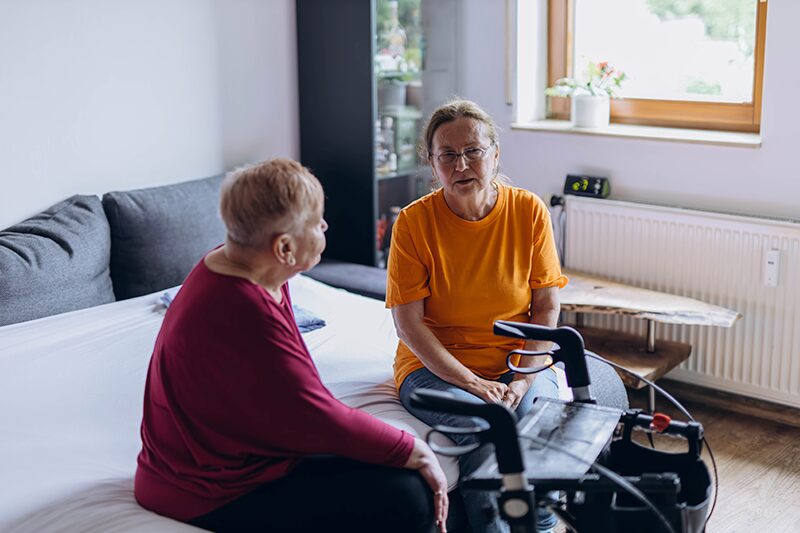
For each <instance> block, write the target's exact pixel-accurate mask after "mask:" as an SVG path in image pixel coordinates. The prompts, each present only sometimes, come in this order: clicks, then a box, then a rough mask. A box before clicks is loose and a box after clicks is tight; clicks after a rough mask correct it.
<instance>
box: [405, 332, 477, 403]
mask: <svg viewBox="0 0 800 533" xmlns="http://www.w3.org/2000/svg"><path fill="white" fill-rule="evenodd" d="M397 333H398V336H399V337H400V340H402V341H403V342H404V343H405V344H406V346H408V347H409V348H410V349H411V351H412V352H414V355H416V356H417V357H418V358H419V360H420V361H422V364H424V365H425V367H426V368H427V369H428V370H430V371H431V372H433V373H434V374H436V375H437V376H438V377H440V378H441V379H443V380H445V381H447V382H448V383H452V384H453V385H456V386H458V387H461V388H462V389H465V390H469V388H470V387H471V386H472V385H473V384H474V381H475V378H476V376H475V374H473V373H472V372H471V371H470V370H469V369H468V368H467V367H465V366H464V365H463V364H461V362H459V361H458V359H456V358H455V357H453V354H451V353H450V352H449V351H447V348H445V347H444V345H442V343H441V342H440V341H439V339H437V338H436V336H435V335H434V334H433V332H432V331H431V330H430V329H429V328H428V327H427V326H426V325H425V324H422V323H411V324H405V325H404V326H403V327H402V328H398V332H397Z"/></svg>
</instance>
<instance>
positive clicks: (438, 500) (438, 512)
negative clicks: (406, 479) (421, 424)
mask: <svg viewBox="0 0 800 533" xmlns="http://www.w3.org/2000/svg"><path fill="white" fill-rule="evenodd" d="M405 467H406V468H410V469H411V470H416V471H418V472H419V473H420V475H421V476H422V478H423V479H424V480H425V482H426V483H427V484H428V485H429V486H430V488H431V490H432V491H433V509H434V516H436V525H437V526H438V527H439V531H441V532H442V533H446V532H447V525H446V524H447V509H448V507H449V505H450V501H449V500H448V498H447V478H446V477H445V475H444V472H443V471H442V467H441V466H440V465H439V461H438V460H437V459H436V455H434V453H433V450H431V449H430V447H429V446H428V445H427V444H425V442H424V441H423V440H421V439H418V438H415V439H414V449H413V450H412V451H411V455H410V456H409V457H408V461H406V464H405Z"/></svg>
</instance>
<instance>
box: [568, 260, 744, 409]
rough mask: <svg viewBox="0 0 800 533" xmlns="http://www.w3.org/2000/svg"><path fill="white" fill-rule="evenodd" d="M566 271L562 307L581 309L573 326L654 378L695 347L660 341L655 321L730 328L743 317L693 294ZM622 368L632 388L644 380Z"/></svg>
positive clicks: (608, 354)
mask: <svg viewBox="0 0 800 533" xmlns="http://www.w3.org/2000/svg"><path fill="white" fill-rule="evenodd" d="M564 273H565V274H566V275H567V276H568V277H569V280H570V282H569V284H568V285H567V286H566V287H564V288H563V289H562V290H561V291H560V296H561V310H562V311H570V312H574V313H578V315H577V317H578V322H577V323H576V324H574V326H575V327H576V329H578V331H580V332H581V335H583V338H584V341H585V343H586V348H587V349H588V350H591V351H593V352H596V353H597V354H598V355H601V356H603V357H605V358H606V359H608V360H609V361H612V362H614V363H616V364H618V365H620V366H622V367H624V368H626V369H628V370H631V371H633V372H636V373H637V374H640V375H641V376H643V377H645V378H647V379H649V380H650V381H655V380H657V379H659V378H660V377H662V376H663V375H664V374H666V373H667V372H669V371H670V370H672V369H673V368H675V367H676V366H678V365H679V364H681V363H682V362H683V361H685V360H686V359H688V358H689V356H690V355H691V353H692V346H691V344H687V343H681V342H674V341H666V340H661V341H659V342H658V343H656V323H658V322H661V323H664V324H684V325H697V326H718V327H726V328H729V327H731V326H733V324H734V323H735V322H736V321H737V320H738V319H739V318H741V315H740V314H739V313H738V312H736V311H733V310H731V309H726V308H724V307H719V306H717V305H711V304H708V303H705V302H701V301H699V300H695V299H693V298H686V297H683V296H675V295H672V294H667V293H663V292H659V291H651V290H647V289H641V288H638V287H633V286H631V285H625V284H623V283H617V282H614V281H610V280H607V279H603V278H600V277H597V276H593V275H589V274H584V273H581V272H574V271H570V270H565V271H564ZM582 313H601V314H614V315H624V316H630V317H635V318H640V319H643V320H645V321H646V322H647V335H646V336H644V337H642V336H638V335H631V334H629V333H621V332H617V331H611V330H605V329H599V328H592V327H585V326H583V324H582V321H581V318H582V315H581V314H582ZM618 374H619V375H620V378H622V381H623V382H624V383H625V385H626V386H627V387H629V388H632V389H641V388H642V387H644V386H645V383H644V382H643V381H641V380H638V379H636V378H635V377H633V376H631V375H629V374H626V373H625V372H621V371H618ZM649 403H650V410H651V411H652V410H654V408H655V395H654V391H653V390H652V389H651V390H650V402H649Z"/></svg>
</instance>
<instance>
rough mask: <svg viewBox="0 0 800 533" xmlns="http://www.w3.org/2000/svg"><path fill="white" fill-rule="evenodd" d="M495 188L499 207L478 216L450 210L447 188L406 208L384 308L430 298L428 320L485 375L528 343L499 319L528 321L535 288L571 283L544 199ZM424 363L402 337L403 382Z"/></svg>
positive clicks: (500, 369)
mask: <svg viewBox="0 0 800 533" xmlns="http://www.w3.org/2000/svg"><path fill="white" fill-rule="evenodd" d="M497 187H498V195H497V202H496V203H495V205H494V207H493V208H492V210H491V211H490V212H489V214H488V215H487V216H486V217H484V218H483V219H481V220H478V221H474V222H473V221H468V220H464V219H462V218H460V217H459V216H458V215H456V214H455V213H453V212H452V211H451V210H450V208H449V207H448V206H447V203H446V201H445V199H444V192H443V190H442V189H439V190H437V191H435V192H433V193H431V194H428V195H427V196H424V197H423V198H420V199H419V200H417V201H415V202H413V203H411V204H409V205H408V206H406V207H405V208H404V209H403V210H402V211H401V212H400V215H399V216H398V218H397V222H396V223H395V224H394V226H393V227H392V245H391V250H390V252H389V265H388V270H389V271H388V280H387V284H386V307H394V306H396V305H402V304H406V303H409V302H413V301H416V300H420V299H423V298H424V299H425V315H424V323H425V325H426V326H428V327H429V328H430V329H431V331H432V332H433V334H434V335H435V336H436V338H437V339H439V341H440V342H441V343H442V344H443V345H444V347H445V348H446V349H447V350H448V351H449V352H450V353H451V354H453V356H455V358H456V359H458V360H459V361H460V362H461V363H462V364H463V365H464V366H466V367H467V368H469V369H470V370H471V371H473V372H475V373H476V374H477V375H479V376H481V377H483V378H485V379H497V378H499V377H500V376H501V375H502V374H504V373H505V372H507V371H508V368H507V367H506V356H507V354H508V352H509V351H511V350H514V349H517V348H521V347H522V345H523V344H524V342H523V341H522V340H518V339H511V338H508V337H500V336H496V335H495V334H494V333H493V331H492V328H493V325H494V321H495V320H514V321H517V322H528V321H529V319H530V307H531V290H532V289H541V288H544V287H554V286H555V287H559V288H561V287H564V286H565V285H566V284H567V281H568V280H567V278H566V277H565V276H563V275H562V274H561V266H560V264H559V261H558V254H557V252H556V247H555V240H554V238H553V230H552V227H551V225H550V212H549V211H548V210H547V207H546V206H545V204H544V202H542V200H541V199H539V197H538V196H536V195H535V194H533V193H531V192H530V191H527V190H524V189H519V188H517V187H511V186H508V185H503V184H501V183H498V184H497ZM515 363H518V361H516V362H515ZM423 366H424V365H423V364H422V362H421V361H420V360H419V359H418V358H417V356H416V355H414V353H413V352H412V351H411V350H410V349H409V348H408V346H406V345H405V344H404V343H403V342H402V341H400V342H399V343H398V346H397V354H396V356H395V361H394V379H395V383H396V384H397V387H398V388H399V387H400V385H401V384H402V383H403V380H404V379H405V378H406V377H407V376H408V375H409V374H410V373H411V372H413V371H415V370H417V369H419V368H422V367H423Z"/></svg>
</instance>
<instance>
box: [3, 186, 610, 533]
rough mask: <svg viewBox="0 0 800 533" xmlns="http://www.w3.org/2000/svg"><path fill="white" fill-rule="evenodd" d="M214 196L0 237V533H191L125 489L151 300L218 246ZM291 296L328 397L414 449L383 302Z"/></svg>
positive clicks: (86, 206)
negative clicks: (393, 429) (311, 317)
mask: <svg viewBox="0 0 800 533" xmlns="http://www.w3.org/2000/svg"><path fill="white" fill-rule="evenodd" d="M220 180H221V177H219V176H217V177H212V178H207V179H205V180H196V181H194V182H187V183H184V184H177V185H172V186H166V187H158V188H154V189H143V190H139V191H127V192H115V193H109V194H106V195H104V196H103V198H102V199H100V198H97V197H94V196H75V197H72V198H70V199H67V200H65V201H64V202H61V203H59V204H57V205H56V206H53V207H52V208H50V209H48V210H47V211H45V212H43V213H41V214H40V215H37V216H35V217H32V218H31V219H29V220H26V221H24V222H22V223H20V224H18V225H15V226H13V227H11V228H9V229H7V230H4V231H0V274H1V275H0V326H2V327H0V473H2V474H1V475H2V483H0V502H2V503H0V531H4V532H16V533H27V532H38V531H64V532H73V531H82V532H94V531H97V532H99V531H103V532H114V531H126V532H127V531H198V529H196V528H194V527H191V526H188V525H185V524H182V523H179V522H176V521H173V520H171V519H168V518H165V517H161V516H159V515H156V514H155V513H152V512H149V511H147V510H145V509H143V508H141V507H140V506H139V505H138V504H137V503H136V501H135V499H134V497H133V475H134V471H135V468H136V456H137V454H138V452H139V449H140V445H141V444H140V439H139V424H140V422H141V410H142V398H143V391H144V382H145V375H146V371H147V366H148V363H149V360H150V354H151V350H152V347H153V344H154V341H155V336H156V334H157V332H158V329H159V327H160V325H161V321H162V319H163V316H164V313H165V306H164V304H163V302H162V301H161V296H162V294H163V293H164V291H165V290H166V289H168V288H170V287H174V286H176V285H178V284H179V283H180V282H181V281H182V279H183V276H185V275H186V273H187V272H188V271H189V269H190V268H191V267H192V266H193V264H194V263H195V262H196V261H197V260H198V259H199V258H200V257H201V256H202V254H203V253H204V252H205V251H207V250H208V249H210V248H212V247H213V246H214V245H216V244H217V243H219V242H221V240H222V235H224V233H223V231H224V230H223V229H222V227H221V224H220V223H219V221H218V219H217V217H216V216H215V213H216V205H217V194H218V187H219V183H220ZM290 288H291V292H292V297H293V302H294V303H295V304H296V305H298V306H300V307H302V308H304V309H306V310H308V311H310V312H311V313H313V314H315V315H317V316H318V317H320V318H322V319H324V320H325V322H326V325H325V327H322V328H320V329H317V330H315V331H311V332H308V333H304V339H305V341H306V344H307V345H308V347H309V350H310V352H311V354H312V357H313V358H314V361H315V363H316V365H317V367H318V368H319V371H320V375H321V376H322V379H323V381H324V383H325V385H326V386H327V387H328V388H329V389H330V390H331V392H332V393H333V394H334V395H335V396H336V397H337V398H338V399H340V400H341V401H343V402H344V403H346V404H348V405H350V406H352V407H357V408H360V409H363V410H365V411H366V412H369V413H371V414H373V415H374V416H377V417H378V418H380V419H382V420H384V421H386V422H388V423H390V424H392V425H394V426H397V427H399V428H401V429H404V430H406V431H410V432H412V433H414V434H417V435H424V434H425V433H426V432H427V430H428V427H427V426H425V425H424V424H423V423H422V422H420V421H418V420H417V419H416V418H414V417H413V416H411V415H410V414H409V413H408V412H407V411H405V409H404V408H403V407H402V405H401V404H400V402H399V400H398V399H397V393H396V390H395V388H394V385H393V381H392V368H391V365H392V359H393V355H394V349H395V346H396V343H397V337H396V334H395V331H394V326H393V323H392V320H391V314H390V312H389V311H387V310H386V309H384V305H383V302H382V301H380V300H377V299H372V298H367V297H364V296H360V295H357V294H354V293H352V292H347V291H345V290H342V289H337V288H334V287H331V286H329V285H326V284H323V283H321V282H319V281H316V280H314V279H311V278H310V277H307V276H304V275H300V276H296V277H295V278H293V279H292V280H291V281H290ZM612 374H613V372H612ZM559 375H560V379H561V389H562V391H563V392H564V394H565V395H566V394H567V393H566V390H567V389H566V387H565V384H564V382H563V373H559ZM612 379H613V378H612ZM614 386H615V387H616V384H615V385H614ZM619 388H621V383H620V384H619ZM623 394H624V392H623ZM440 462H441V464H442V466H443V469H444V471H445V474H446V475H447V478H448V481H449V483H450V487H451V488H453V487H455V484H456V481H457V479H458V467H457V463H456V462H455V461H454V460H453V459H450V458H445V457H440Z"/></svg>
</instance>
